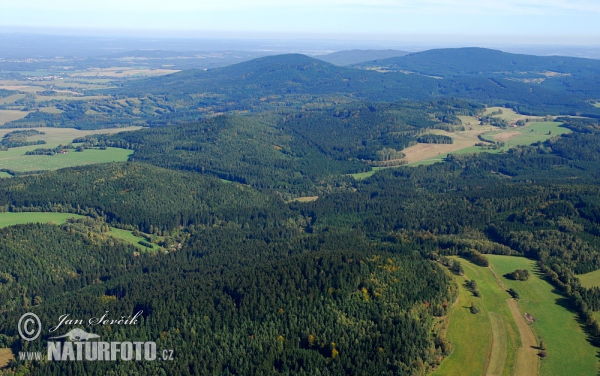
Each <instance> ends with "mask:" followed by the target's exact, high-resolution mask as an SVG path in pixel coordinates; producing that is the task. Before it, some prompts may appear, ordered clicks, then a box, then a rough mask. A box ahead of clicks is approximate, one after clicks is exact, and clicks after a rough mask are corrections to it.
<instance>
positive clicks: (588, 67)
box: [356, 48, 600, 77]
mask: <svg viewBox="0 0 600 376" xmlns="http://www.w3.org/2000/svg"><path fill="white" fill-rule="evenodd" d="M374 60H375V59H374ZM368 65H378V66H385V67H390V68H394V69H398V70H407V71H411V72H419V73H423V74H428V75H434V76H441V77H464V76H485V77H489V76H501V75H504V76H506V75H514V74H519V75H521V76H522V77H529V76H531V75H536V74H537V75H539V76H540V77H545V74H544V73H548V72H553V73H555V74H556V73H557V74H569V75H573V76H581V75H585V76H588V75H591V74H594V75H598V74H600V60H594V59H583V58H576V57H565V56H533V55H522V54H512V53H508V52H502V51H498V50H491V49H487V48H444V49H435V50H429V51H423V52H417V53H412V54H408V55H405V56H397V57H391V58H387V59H379V60H377V61H370V62H363V63H360V64H357V65H356V66H361V67H362V66H368Z"/></svg>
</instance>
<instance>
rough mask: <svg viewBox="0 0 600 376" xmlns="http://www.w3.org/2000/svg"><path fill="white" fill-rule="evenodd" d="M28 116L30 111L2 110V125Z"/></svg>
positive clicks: (0, 112)
mask: <svg viewBox="0 0 600 376" xmlns="http://www.w3.org/2000/svg"><path fill="white" fill-rule="evenodd" d="M27 115H29V111H17V110H0V125H2V124H5V123H8V122H9V121H13V120H19V119H23V118H24V117H25V116H27Z"/></svg>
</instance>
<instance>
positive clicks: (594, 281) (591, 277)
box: [577, 270, 600, 288]
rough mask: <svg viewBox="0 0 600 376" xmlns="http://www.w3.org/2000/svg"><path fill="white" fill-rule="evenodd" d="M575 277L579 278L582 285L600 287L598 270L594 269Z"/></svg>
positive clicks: (599, 272) (599, 271)
mask: <svg viewBox="0 0 600 376" xmlns="http://www.w3.org/2000/svg"><path fill="white" fill-rule="evenodd" d="M577 278H579V281H580V282H581V285H582V286H583V287H587V288H590V287H594V286H598V287H600V270H596V271H593V272H590V273H586V274H580V275H578V276H577Z"/></svg>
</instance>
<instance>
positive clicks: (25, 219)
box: [0, 212, 83, 228]
mask: <svg viewBox="0 0 600 376" xmlns="http://www.w3.org/2000/svg"><path fill="white" fill-rule="evenodd" d="M73 217H75V218H83V216H81V215H77V214H71V213H40V212H24V213H8V212H5V213H0V228H2V227H7V226H13V225H20V224H24V223H48V222H54V223H56V224H59V225H60V224H63V223H65V222H66V221H67V219H68V218H73Z"/></svg>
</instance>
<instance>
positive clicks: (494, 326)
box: [433, 259, 535, 376]
mask: <svg viewBox="0 0 600 376" xmlns="http://www.w3.org/2000/svg"><path fill="white" fill-rule="evenodd" d="M459 260H460V261H461V264H462V265H463V268H464V270H465V275H464V276H455V277H454V278H455V281H456V282H457V283H458V285H459V300H458V303H457V304H456V305H455V306H454V308H453V309H452V313H451V315H450V324H449V326H448V331H447V338H448V340H449V341H450V343H451V344H452V346H453V348H454V350H453V352H452V353H451V354H450V356H449V357H448V358H447V359H445V360H444V361H443V362H442V364H441V365H440V367H439V368H438V369H437V370H436V371H435V372H434V373H433V374H434V375H444V376H446V375H448V376H450V375H481V374H483V373H484V370H486V373H487V374H490V375H492V374H493V375H507V376H509V375H513V374H514V368H515V360H516V352H517V349H518V348H519V347H520V346H521V341H520V338H519V334H518V333H519V331H518V328H517V326H516V324H515V322H514V320H513V318H512V314H511V312H510V308H509V306H508V305H507V304H506V299H508V298H509V296H508V294H507V293H506V292H505V291H504V290H503V289H502V288H501V287H500V286H499V285H498V283H497V281H496V280H495V278H494V275H493V274H492V273H491V272H490V270H489V269H488V268H481V267H478V266H475V265H473V264H471V263H470V262H468V261H465V260H463V259H459ZM467 280H475V281H477V286H478V289H479V291H480V292H481V297H480V298H477V297H475V296H473V293H472V292H471V291H470V290H468V289H467V288H466V286H465V282H466V281H467ZM471 303H474V304H475V305H476V306H477V307H478V308H479V310H480V312H479V313H478V314H472V313H471V312H470V310H469V307H470V306H471ZM521 374H522V373H521ZM531 376H535V375H531Z"/></svg>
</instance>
